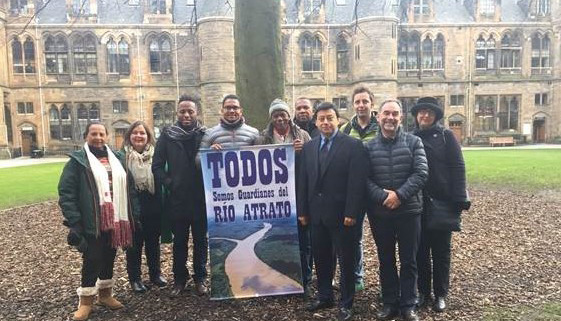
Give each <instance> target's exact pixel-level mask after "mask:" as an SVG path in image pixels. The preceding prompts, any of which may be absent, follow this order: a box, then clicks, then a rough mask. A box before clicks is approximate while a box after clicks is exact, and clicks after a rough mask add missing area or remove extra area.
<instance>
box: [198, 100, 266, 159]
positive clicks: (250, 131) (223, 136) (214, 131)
mask: <svg viewBox="0 0 561 321" xmlns="http://www.w3.org/2000/svg"><path fill="white" fill-rule="evenodd" d="M220 113H221V117H220V123H219V124H218V125H216V126H214V127H212V128H210V129H208V130H207V131H206V133H205V135H204V136H203V140H202V142H201V148H209V147H210V148H213V149H216V150H221V149H223V148H229V147H241V146H251V145H255V141H256V139H257V138H258V137H259V131H258V130H257V129H255V128H253V127H251V126H249V125H247V124H246V123H245V118H244V117H243V108H242V106H241V105H240V99H239V98H238V96H236V95H234V94H229V95H226V96H225V97H224V99H223V100H222V109H221V110H220Z"/></svg>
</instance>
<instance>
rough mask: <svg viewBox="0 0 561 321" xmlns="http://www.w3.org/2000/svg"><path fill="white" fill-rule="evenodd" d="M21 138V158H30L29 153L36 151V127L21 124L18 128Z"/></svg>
mask: <svg viewBox="0 0 561 321" xmlns="http://www.w3.org/2000/svg"><path fill="white" fill-rule="evenodd" d="M18 132H19V133H20V135H21V136H20V137H21V140H20V142H21V146H20V147H21V156H31V152H32V151H33V150H35V149H38V148H39V147H38V145H37V127H36V126H35V125H33V124H31V123H22V124H20V125H19V126H18Z"/></svg>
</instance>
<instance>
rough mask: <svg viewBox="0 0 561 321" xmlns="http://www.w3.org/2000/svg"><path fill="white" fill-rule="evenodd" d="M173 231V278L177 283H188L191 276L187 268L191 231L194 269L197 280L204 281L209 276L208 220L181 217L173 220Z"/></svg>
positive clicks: (194, 278) (194, 277)
mask: <svg viewBox="0 0 561 321" xmlns="http://www.w3.org/2000/svg"><path fill="white" fill-rule="evenodd" d="M172 224H173V227H172V232H173V278H174V282H175V284H183V285H184V284H186V283H187V279H188V278H189V271H188V270H187V248H188V241H189V231H191V235H192V237H193V271H194V273H195V275H194V276H193V280H195V282H202V281H204V280H205V279H206V277H207V271H206V262H207V256H208V239H207V235H206V234H207V222H206V218H204V217H201V218H200V219H197V220H192V219H181V220H178V219H176V220H174V221H173V222H172Z"/></svg>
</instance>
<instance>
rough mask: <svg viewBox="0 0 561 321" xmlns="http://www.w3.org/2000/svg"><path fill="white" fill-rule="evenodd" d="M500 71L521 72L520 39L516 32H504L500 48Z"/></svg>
mask: <svg viewBox="0 0 561 321" xmlns="http://www.w3.org/2000/svg"><path fill="white" fill-rule="evenodd" d="M500 57H501V59H500V65H499V70H500V71H501V73H511V74H514V73H516V74H519V73H521V72H522V40H521V37H520V35H518V34H510V33H505V34H504V35H503V37H502V38H501V48H500Z"/></svg>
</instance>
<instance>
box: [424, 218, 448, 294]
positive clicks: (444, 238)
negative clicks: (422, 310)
mask: <svg viewBox="0 0 561 321" xmlns="http://www.w3.org/2000/svg"><path fill="white" fill-rule="evenodd" d="M451 242H452V232H450V231H436V230H426V229H423V230H422V232H421V244H420V245H419V253H418V254H417V266H418V268H419V280H418V282H417V284H418V286H419V293H422V294H424V295H426V296H428V295H429V294H430V293H431V281H432V285H433V288H434V295H435V296H437V297H445V296H446V295H448V288H449V286H450V247H451ZM431 258H432V264H431ZM431 265H432V266H431Z"/></svg>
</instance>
